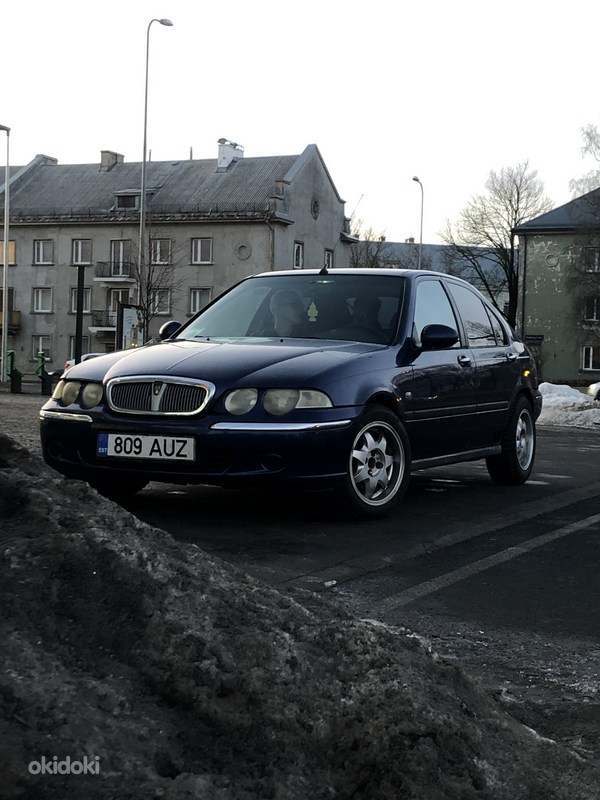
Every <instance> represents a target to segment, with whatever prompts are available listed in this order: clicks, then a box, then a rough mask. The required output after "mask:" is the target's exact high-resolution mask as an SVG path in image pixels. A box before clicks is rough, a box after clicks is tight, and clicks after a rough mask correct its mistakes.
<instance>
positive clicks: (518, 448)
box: [486, 397, 535, 486]
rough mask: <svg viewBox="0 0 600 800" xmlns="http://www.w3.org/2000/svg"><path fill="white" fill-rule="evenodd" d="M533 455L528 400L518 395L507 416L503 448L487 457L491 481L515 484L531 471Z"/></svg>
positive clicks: (533, 442)
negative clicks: (494, 454) (497, 453)
mask: <svg viewBox="0 0 600 800" xmlns="http://www.w3.org/2000/svg"><path fill="white" fill-rule="evenodd" d="M534 459H535V422H534V421H533V413H532V410H531V404H530V403H529V401H528V400H527V398H526V397H519V398H518V399H517V401H516V403H515V405H514V407H513V410H512V412H511V414H510V417H509V419H508V425H507V426H506V430H505V432H504V436H503V437H502V452H501V453H500V454H499V455H497V456H489V457H488V458H486V464H487V468H488V472H489V473H490V477H491V478H492V480H493V481H494V483H498V484H502V485H504V486H509V485H512V486H517V485H519V484H521V483H525V481H526V480H527V479H528V478H529V476H530V475H531V470H532V469H533V462H534Z"/></svg>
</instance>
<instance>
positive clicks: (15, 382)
mask: <svg viewBox="0 0 600 800" xmlns="http://www.w3.org/2000/svg"><path fill="white" fill-rule="evenodd" d="M22 379H23V373H22V372H19V370H18V369H16V367H15V368H13V369H12V370H11V373H10V391H11V394H21V391H22V388H21V387H22Z"/></svg>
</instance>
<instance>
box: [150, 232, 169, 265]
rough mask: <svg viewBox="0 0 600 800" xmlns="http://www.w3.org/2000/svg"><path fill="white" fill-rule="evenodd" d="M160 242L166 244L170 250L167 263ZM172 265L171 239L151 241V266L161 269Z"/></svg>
mask: <svg viewBox="0 0 600 800" xmlns="http://www.w3.org/2000/svg"><path fill="white" fill-rule="evenodd" d="M160 242H166V246H167V250H168V252H167V259H166V261H165V260H163V255H164V254H163V252H162V250H163V248H162V246H161V245H160ZM157 245H158V247H157ZM157 250H158V252H157ZM157 256H159V258H157ZM170 263H171V239H167V238H164V237H161V238H156V239H150V264H151V265H152V266H155V267H160V266H168V265H169V264H170Z"/></svg>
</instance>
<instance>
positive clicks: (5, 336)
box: [0, 125, 10, 383]
mask: <svg viewBox="0 0 600 800" xmlns="http://www.w3.org/2000/svg"><path fill="white" fill-rule="evenodd" d="M0 131H5V132H6V172H5V173H4V248H3V250H4V253H3V261H2V347H1V350H0V358H2V371H1V372H2V374H1V375H0V381H1V382H2V383H6V381H7V380H8V372H7V369H6V367H7V364H6V357H7V353H8V257H9V256H8V251H9V244H10V242H9V226H8V215H9V213H10V203H9V188H8V186H9V182H8V170H9V157H8V148H9V141H10V128H7V127H6V125H0Z"/></svg>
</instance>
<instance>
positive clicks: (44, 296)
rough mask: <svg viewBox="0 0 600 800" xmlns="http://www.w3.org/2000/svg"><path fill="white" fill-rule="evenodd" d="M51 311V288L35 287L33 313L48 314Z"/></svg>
mask: <svg viewBox="0 0 600 800" xmlns="http://www.w3.org/2000/svg"><path fill="white" fill-rule="evenodd" d="M51 311H52V289H51V288H47V287H43V288H42V287H37V288H34V290H33V312H34V314H49V313H51Z"/></svg>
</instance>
